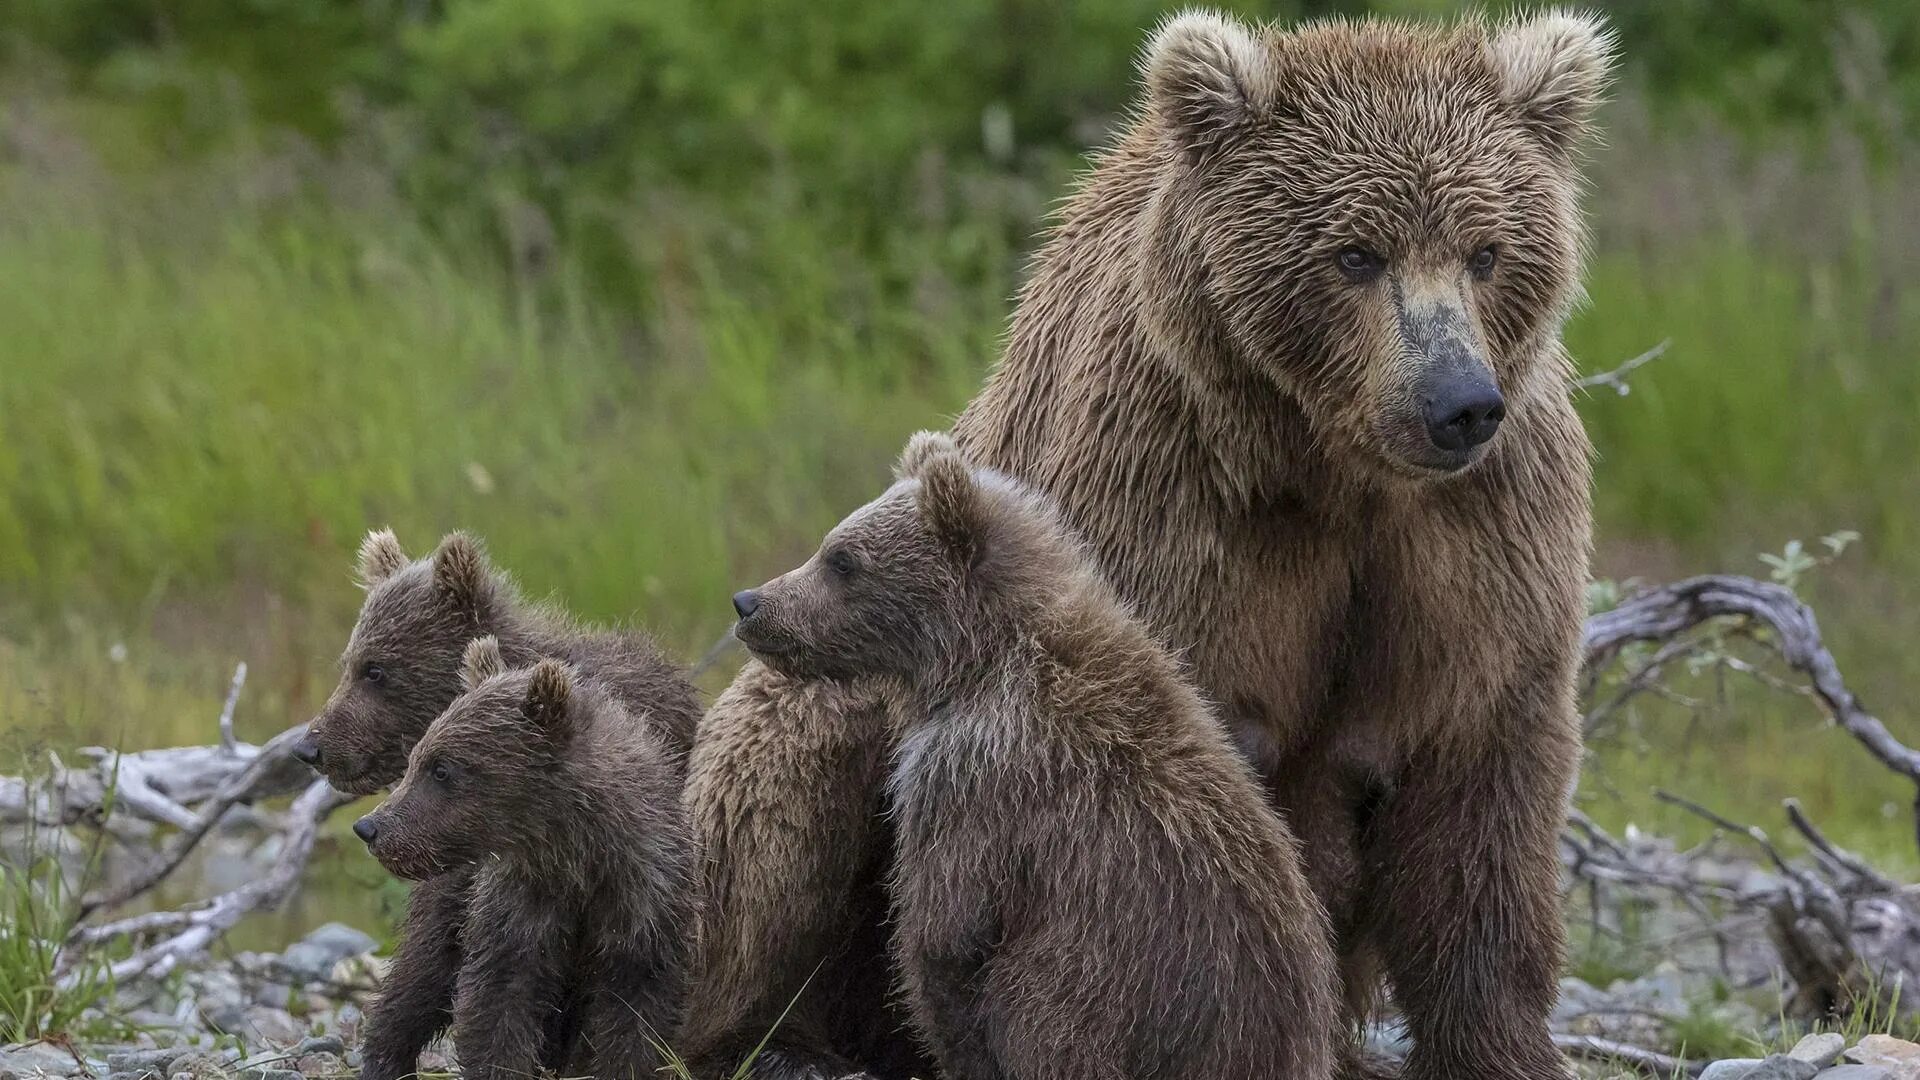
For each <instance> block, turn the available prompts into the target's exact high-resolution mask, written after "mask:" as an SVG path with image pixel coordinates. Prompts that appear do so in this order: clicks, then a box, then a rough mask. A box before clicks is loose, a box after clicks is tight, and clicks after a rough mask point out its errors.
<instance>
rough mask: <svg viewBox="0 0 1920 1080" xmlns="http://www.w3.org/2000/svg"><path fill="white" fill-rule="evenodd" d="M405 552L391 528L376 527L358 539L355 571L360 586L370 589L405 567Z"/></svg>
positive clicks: (406, 561)
mask: <svg viewBox="0 0 1920 1080" xmlns="http://www.w3.org/2000/svg"><path fill="white" fill-rule="evenodd" d="M409 561H410V560H409V559H408V558H407V553H406V552H405V551H403V550H401V548H400V541H399V539H398V538H397V537H395V536H394V535H393V530H392V529H377V530H375V531H373V532H370V533H368V534H367V538H366V539H365V540H362V541H360V558H359V564H358V568H357V572H358V574H359V576H360V587H361V588H363V589H371V588H373V587H374V586H375V585H378V584H380V583H381V582H383V581H385V580H387V579H388V578H390V577H392V576H393V575H395V574H397V573H399V572H400V571H402V570H405V569H406V568H407V563H408V562H409Z"/></svg>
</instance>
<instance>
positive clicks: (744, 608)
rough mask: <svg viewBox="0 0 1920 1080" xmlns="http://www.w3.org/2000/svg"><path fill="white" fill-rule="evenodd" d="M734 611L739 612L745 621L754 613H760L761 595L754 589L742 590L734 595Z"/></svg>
mask: <svg viewBox="0 0 1920 1080" xmlns="http://www.w3.org/2000/svg"><path fill="white" fill-rule="evenodd" d="M733 610H734V611H736V612H738V613H739V614H740V617H741V618H743V619H744V618H746V617H747V616H749V615H751V614H753V613H754V612H756V611H759V610H760V594H759V593H757V592H754V591H753V590H752V589H742V590H740V591H739V592H737V593H734V594H733Z"/></svg>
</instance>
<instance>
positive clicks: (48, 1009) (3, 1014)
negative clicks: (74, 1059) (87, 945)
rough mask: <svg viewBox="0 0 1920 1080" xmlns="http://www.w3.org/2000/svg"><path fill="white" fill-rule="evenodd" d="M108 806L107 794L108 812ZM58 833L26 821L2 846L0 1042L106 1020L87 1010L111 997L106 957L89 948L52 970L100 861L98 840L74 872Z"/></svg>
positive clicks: (85, 1028) (73, 1031)
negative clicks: (67, 966)
mask: <svg viewBox="0 0 1920 1080" xmlns="http://www.w3.org/2000/svg"><path fill="white" fill-rule="evenodd" d="M112 812H113V806H112V797H111V795H109V797H108V801H107V805H106V807H105V814H108V815H110V814H111V813H112ZM60 839H61V838H60V837H59V836H57V835H56V834H54V833H53V832H52V831H50V830H49V831H42V830H41V829H40V828H38V827H37V826H36V825H34V824H33V823H31V822H29V823H28V824H27V825H26V826H25V827H24V828H23V829H20V830H18V831H16V832H14V833H13V835H11V836H9V837H8V838H7V843H6V845H5V847H4V848H0V1044H4V1043H16V1042H28V1041H31V1040H36V1039H48V1038H56V1039H57V1038H62V1037H66V1036H74V1035H87V1034H93V1033H96V1030H97V1029H100V1028H102V1027H105V1026H106V1025H107V1024H108V1023H109V1021H108V1020H107V1019H106V1018H105V1017H104V1016H103V1015H94V1016H89V1015H88V1010H89V1009H95V1010H97V1009H99V1007H101V1006H102V1005H103V1004H105V1003H106V1002H108V1001H109V999H110V998H111V997H112V994H113V978H112V973H111V971H110V970H109V964H110V957H109V956H108V955H107V954H105V953H93V954H90V955H87V956H84V957H81V958H80V959H79V960H77V961H76V962H74V963H73V964H71V965H70V969H69V970H68V971H65V972H61V971H58V970H57V968H58V961H59V958H60V957H59V946H60V943H61V942H62V941H64V940H66V937H67V934H68V932H69V931H71V930H72V929H73V926H74V924H75V922H76V921H77V920H78V914H79V900H80V897H81V895H82V894H84V893H85V891H86V890H87V888H88V887H89V884H90V883H91V882H92V880H93V879H94V875H95V873H96V872H97V871H98V869H99V865H100V863H99V856H100V846H99V842H96V843H95V844H94V846H93V847H92V849H91V850H89V851H87V852H86V853H85V859H84V865H83V867H82V868H81V870H80V872H79V874H78V876H77V880H75V879H74V877H73V876H72V875H73V868H72V867H69V866H67V865H66V864H65V862H64V861H63V860H62V859H61V857H60V852H59V849H58V847H57V844H58V842H59V841H60Z"/></svg>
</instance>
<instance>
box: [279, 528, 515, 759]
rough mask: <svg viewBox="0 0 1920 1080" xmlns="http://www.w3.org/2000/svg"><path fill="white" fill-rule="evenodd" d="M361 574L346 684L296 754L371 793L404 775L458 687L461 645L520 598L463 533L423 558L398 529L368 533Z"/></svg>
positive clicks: (343, 675) (344, 661) (344, 663)
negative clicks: (414, 555) (405, 544)
mask: <svg viewBox="0 0 1920 1080" xmlns="http://www.w3.org/2000/svg"><path fill="white" fill-rule="evenodd" d="M359 575H360V584H361V585H362V587H364V588H365V589H366V591H367V599H366V602H365V603H364V604H363V605H362V606H361V608H360V619H359V621H358V622H357V623H355V624H354V627H353V635H352V636H351V637H350V638H348V639H347V649H346V652H344V653H343V654H341V657H340V683H339V685H338V686H336V687H335V688H334V691H333V694H332V696H331V697H329V698H328V699H327V704H326V706H325V707H324V708H322V709H321V710H320V714H319V715H318V716H316V717H314V718H313V720H312V721H311V722H310V723H309V724H308V725H307V734H306V736H305V737H304V738H302V739H301V740H300V741H299V742H298V743H297V744H295V746H294V748H293V753H294V756H296V757H298V758H299V759H300V760H302V761H304V762H306V763H307V764H309V765H312V766H313V767H314V768H316V769H319V770H320V771H321V772H322V773H324V774H325V775H326V777H327V779H328V780H329V781H330V782H332V784H333V786H334V787H336V788H339V789H340V790H341V791H344V792H347V793H349V794H354V795H367V794H371V793H373V792H375V791H378V790H379V789H381V788H383V787H386V786H387V785H389V784H392V783H393V782H395V781H396V780H399V779H400V774H401V773H403V772H405V771H406V767H407V752H408V751H409V750H411V749H412V748H413V744H414V743H415V742H417V741H418V740H419V738H420V736H421V735H422V733H424V732H425V731H426V730H427V725H428V724H431V723H432V722H433V718H434V717H436V716H439V715H440V714H441V712H443V711H444V710H445V709H446V707H447V706H448V704H450V703H451V702H452V701H453V699H454V698H455V697H457V696H458V695H459V694H460V691H461V684H460V657H461V652H462V650H464V649H465V648H466V645H467V643H468V642H469V641H472V640H473V639H474V638H476V637H479V636H480V635H482V634H486V633H489V632H491V631H493V630H494V629H496V627H497V625H498V621H499V618H500V616H501V615H502V614H503V612H505V611H506V609H507V608H508V607H509V606H510V605H511V604H512V603H513V602H514V601H513V592H512V586H511V584H510V583H509V582H508V581H507V580H506V578H505V577H504V576H503V575H501V574H499V573H497V572H496V571H494V570H493V569H492V568H491V567H490V566H489V565H488V563H487V558H486V555H485V554H484V553H483V552H482V551H481V549H480V545H479V542H478V541H476V540H474V539H473V538H472V537H470V536H468V535H466V534H465V533H452V534H450V535H448V536H447V537H446V539H444V540H442V541H441V542H440V546H439V548H437V549H436V550H435V551H434V552H433V554H432V555H430V556H428V557H427V558H424V559H420V560H417V561H416V560H410V559H408V558H407V555H406V553H405V552H404V551H402V550H401V549H400V543H399V541H397V540H395V539H394V536H393V533H391V532H389V531H386V530H384V529H383V530H381V531H379V532H376V533H371V534H369V535H368V536H367V539H366V542H365V543H363V544H361V545H360V569H359Z"/></svg>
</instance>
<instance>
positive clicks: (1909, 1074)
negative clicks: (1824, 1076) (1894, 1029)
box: [1841, 1035, 1920, 1080]
mask: <svg viewBox="0 0 1920 1080" xmlns="http://www.w3.org/2000/svg"><path fill="white" fill-rule="evenodd" d="M1841 1057H1843V1058H1845V1059H1846V1060H1847V1061H1848V1062H1850V1063H1852V1064H1855V1065H1878V1066H1880V1067H1881V1068H1883V1069H1886V1070H1887V1071H1888V1072H1891V1073H1892V1074H1893V1076H1894V1080H1920V1046H1916V1045H1914V1044H1913V1043H1910V1042H1908V1041H1907V1040H1905V1039H1896V1038H1894V1037H1893V1036H1891V1035H1869V1036H1867V1037H1866V1038H1864V1039H1861V1040H1860V1042H1859V1043H1858V1044H1857V1045H1855V1046H1854V1047H1853V1049H1851V1050H1848V1051H1847V1052H1846V1053H1845V1054H1842V1055H1841Z"/></svg>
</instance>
